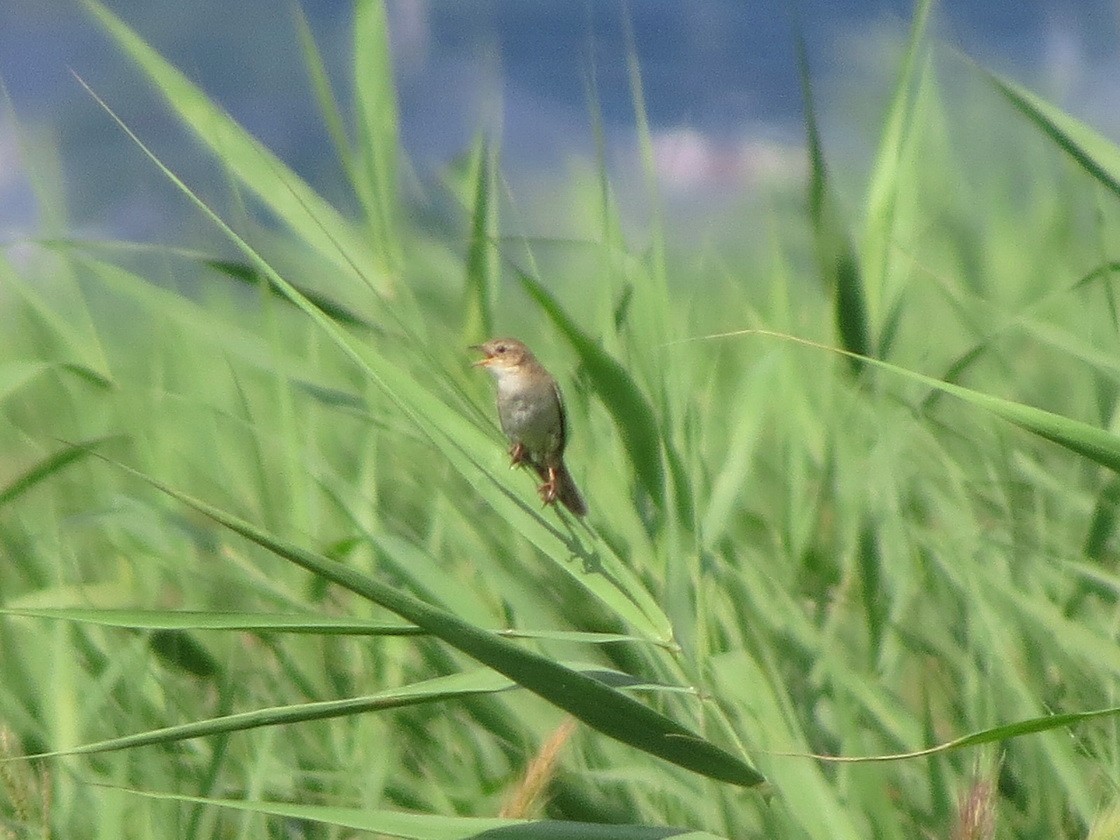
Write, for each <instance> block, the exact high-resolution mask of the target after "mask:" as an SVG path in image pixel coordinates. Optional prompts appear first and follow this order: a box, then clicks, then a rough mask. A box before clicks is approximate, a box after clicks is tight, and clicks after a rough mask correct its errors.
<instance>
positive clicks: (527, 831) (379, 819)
mask: <svg viewBox="0 0 1120 840" xmlns="http://www.w3.org/2000/svg"><path fill="white" fill-rule="evenodd" d="M119 790H122V791H125V792H126V793H131V794H135V795H137V796H144V797H148V798H149V799H160V800H164V801H168V802H189V803H193V804H197V805H214V806H217V807H220V808H230V809H233V810H237V811H243V812H246V813H251V814H264V815H267V816H275V817H285V818H287V819H292V820H308V821H310V822H316V823H322V824H324V825H331V826H335V827H337V828H348V829H355V830H358V831H370V832H374V833H375V834H377V835H379V836H386V837H400V838H405V840H666V838H670V837H671V838H675V840H721V838H720V837H718V836H717V835H715V834H709V833H708V832H706V831H694V830H692V829H689V828H674V827H672V826H654V825H604V824H601V823H581V822H562V821H560V820H539V821H536V822H530V821H528V820H513V819H502V818H491V819H487V818H485V817H446V816H442V815H439V814H408V813H403V812H399V811H384V810H380V811H378V810H371V809H369V808H347V807H342V806H337V805H308V804H303V803H294V802H246V801H245V800H244V799H208V798H205V797H200V796H183V795H181V794H174V793H153V792H150V791H143V790H132V789H129V788H119Z"/></svg>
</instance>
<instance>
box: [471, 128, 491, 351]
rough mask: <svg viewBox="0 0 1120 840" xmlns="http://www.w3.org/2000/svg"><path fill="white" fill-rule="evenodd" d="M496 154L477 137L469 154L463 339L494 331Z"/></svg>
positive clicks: (476, 339)
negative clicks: (470, 185) (470, 200)
mask: <svg viewBox="0 0 1120 840" xmlns="http://www.w3.org/2000/svg"><path fill="white" fill-rule="evenodd" d="M496 167H497V155H496V154H495V153H494V151H493V149H492V148H491V146H490V144H488V143H486V142H485V141H484V140H482V139H480V140H479V141H478V143H477V144H476V145H475V149H474V151H473V153H472V155H471V166H470V167H469V169H470V170H471V171H472V172H473V175H474V178H473V187H474V189H473V190H472V192H473V196H472V197H473V206H472V208H471V219H470V225H471V234H470V243H469V245H468V246H467V277H466V287H465V289H464V294H463V297H464V301H463V312H464V316H463V336H464V338H465V339H466V341H467V342H470V341H478V340H485V339H487V338H491V337H493V335H494V312H493V304H492V300H493V296H494V290H495V289H496V288H497V286H498V279H499V268H500V261H499V258H498V250H497V247H496V243H497V241H498V233H499V228H498V202H497V200H496V199H497V191H496V189H495V184H496V174H497V173H496Z"/></svg>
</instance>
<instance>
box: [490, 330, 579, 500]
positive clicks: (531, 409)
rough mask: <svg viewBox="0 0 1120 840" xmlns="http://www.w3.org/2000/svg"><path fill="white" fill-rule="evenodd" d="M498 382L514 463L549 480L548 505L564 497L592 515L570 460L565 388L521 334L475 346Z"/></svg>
mask: <svg viewBox="0 0 1120 840" xmlns="http://www.w3.org/2000/svg"><path fill="white" fill-rule="evenodd" d="M470 349H472V350H478V351H479V352H481V353H482V354H483V357H482V358H481V359H479V360H478V361H477V362H475V363H474V366H475V367H484V368H486V370H487V371H489V372H490V375H491V376H493V377H494V382H495V383H496V384H497V386H498V420H499V421H500V423H501V426H502V431H503V432H504V433H505V435H506V437H507V438H509V455H510V467H516V466H518V465H523V464H528V465H529V466H531V467H532V468H533V469H534V470H536V472H537V475H539V476H540V478H541V481H542V482H543V484H541V486H540V487H539V488H538V492H539V493H540V496H541V501H542V502H543V503H544V504H545V505H550V504H553V503H554V502H556V501H559V502H561V503H562V504H563V505H564V507H566V508H567V509H568V510H570V511H571V512H572V513H574V514H575V515H576V516H584V515H586V514H587V504H586V502H584V500H583V496H581V495H580V492H579V489H578V488H577V487H576V483H575V481H573V480H572V475H571V473H569V472H568V468H567V466H565V464H564V446H565V444H566V443H567V431H568V430H567V422H566V418H565V416H564V401H563V399H562V398H561V396H560V388H559V386H558V385H557V384H556V380H555V379H553V378H552V374H550V373H549V372H548V371H547V370H545V369H544V366H543V365H542V364H541V363H540V362H538V361H537V357H536V356H534V355H533V354H532V352H531V351H530V350H529V348H528V347H526V346H525V345H524V344H523V343H522V342H520V341H518V340H517V339H516V338H492V339H490V340H489V341H486V342H483V343H482V344H475V345H472V346H471V348H470Z"/></svg>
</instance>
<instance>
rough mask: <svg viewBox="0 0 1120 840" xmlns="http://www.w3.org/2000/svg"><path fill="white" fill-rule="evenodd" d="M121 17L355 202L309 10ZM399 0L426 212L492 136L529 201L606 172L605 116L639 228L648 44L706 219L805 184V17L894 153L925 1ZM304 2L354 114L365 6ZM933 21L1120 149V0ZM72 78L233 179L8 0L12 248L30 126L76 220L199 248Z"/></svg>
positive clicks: (81, 38) (124, 77) (111, 75)
mask: <svg viewBox="0 0 1120 840" xmlns="http://www.w3.org/2000/svg"><path fill="white" fill-rule="evenodd" d="M107 5H108V7H109V8H110V9H112V10H113V11H114V12H115V13H116V14H117V15H119V16H121V17H122V19H123V20H125V21H126V22H127V23H128V24H129V25H130V26H132V27H134V28H135V29H136V30H137V31H138V33H139V34H140V36H141V37H143V38H145V39H146V40H147V41H148V42H149V43H150V44H151V45H152V46H153V47H154V48H155V49H156V50H158V51H159V52H160V53H161V54H162V55H164V56H165V57H167V58H168V59H169V60H170V61H171V62H172V63H174V64H175V65H176V66H178V67H179V68H180V69H181V70H183V71H184V72H185V73H186V74H187V75H188V77H190V78H191V79H192V80H194V81H196V82H198V83H200V84H201V86H202V87H203V89H204V90H205V91H206V92H207V93H208V95H209V96H211V97H212V98H214V99H215V100H217V101H218V102H219V103H221V104H222V105H223V106H224V107H225V108H226V109H227V110H228V111H229V112H230V113H231V114H232V115H233V116H234V117H235V118H236V119H237V120H238V121H239V122H241V123H242V124H243V125H245V126H246V127H248V128H249V130H250V131H252V132H253V133H254V134H255V135H256V136H257V137H259V138H260V139H261V140H262V141H263V142H264V144H265V145H266V146H268V147H269V148H270V149H272V150H273V151H275V152H276V153H277V154H278V155H280V157H281V158H283V159H284V160H285V161H286V162H287V163H288V164H289V165H291V166H293V167H294V168H295V170H296V171H297V172H299V173H300V174H301V175H302V176H303V177H305V178H306V179H308V180H309V181H310V182H311V184H312V185H313V186H315V187H317V188H318V189H319V190H320V191H321V192H323V193H325V194H326V195H327V196H328V198H330V199H331V200H336V201H339V202H345V201H346V190H345V188H344V186H343V183H342V176H341V174H340V170H339V167H338V165H337V163H336V161H335V160H334V159H333V156H332V155H331V153H330V147H329V142H328V138H327V136H326V133H325V129H324V126H323V120H322V119H321V118H320V117H319V115H318V114H317V113H316V112H315V105H314V100H313V96H312V94H311V90H310V83H309V80H308V77H307V74H306V71H305V69H304V67H303V66H302V63H301V62H300V61H296V60H293V58H292V57H293V56H294V55H298V47H297V39H298V35H297V31H298V27H297V22H296V18H297V14H298V12H297V10H296V6H295V4H268V6H267V8H266V7H265V6H261V5H257V4H240V3H227V2H220V0H198V2H190V3H184V2H181V0H174V2H172V0H110V2H108V3H107ZM387 5H388V9H389V14H390V28H391V33H392V40H393V47H394V60H395V66H396V75H397V86H398V95H399V97H400V101H399V109H400V132H401V136H402V140H403V145H404V148H405V150H406V152H407V154H408V156H409V164H410V166H411V172H410V177H407V178H406V182H407V183H406V189H407V190H409V191H410V192H411V194H412V196H413V198H414V199H415V200H416V201H418V202H420V203H423V202H425V201H427V200H430V195H429V194H428V192H427V191H426V188H425V185H426V184H427V183H429V181H430V179H431V177H432V175H433V173H435V172H438V171H439V170H440V169H441V168H442V167H444V166H445V165H446V164H447V163H448V162H449V161H450V160H452V159H453V158H454V157H455V156H456V155H458V154H460V153H462V152H463V151H464V150H465V149H467V148H468V147H469V145H470V144H471V142H472V141H473V139H474V138H475V137H476V136H478V134H479V133H484V134H485V135H486V136H488V137H489V138H491V139H493V140H497V141H499V142H500V150H501V160H502V167H503V172H504V175H505V177H506V178H507V179H508V182H509V188H510V190H511V191H512V193H513V194H514V195H521V196H522V198H523V199H524V200H525V201H526V202H527V203H532V202H533V200H534V199H539V198H540V197H541V196H542V194H544V193H547V192H548V188H549V187H550V186H551V185H554V184H556V183H559V182H560V179H562V178H569V177H570V176H571V169H572V168H573V167H578V166H579V165H581V162H583V163H586V162H587V161H589V160H593V158H594V155H595V153H596V147H595V134H594V129H593V124H594V119H593V116H592V115H593V114H594V113H595V110H596V108H597V109H598V110H599V112H600V113H601V119H602V129H603V137H604V156H605V161H606V164H607V166H608V171H609V172H610V174H611V176H612V178H613V180H614V184H615V187H616V188H617V189H618V190H619V200H620V204H621V206H622V208H623V211H624V213H625V212H627V210H628V209H629V210H630V211H631V212H633V213H637V214H639V215H640V214H641V213H642V202H643V198H642V195H641V194H640V191H639V190H637V189H632V188H634V187H637V185H639V184H640V181H641V174H640V168H639V164H638V161H637V154H638V152H637V143H636V140H635V130H634V126H635V115H634V110H633V107H632V102H633V99H632V95H631V88H630V71H629V66H628V58H629V56H630V55H631V54H632V53H633V54H636V56H637V58H638V60H639V62H640V69H641V74H642V84H643V94H644V101H645V104H646V107H647V109H648V117H649V120H650V123H651V128H652V134H653V144H654V155H655V158H656V161H657V169H658V172H659V174H660V177H661V183H662V187H663V189H664V195H663V198H664V200H665V201H666V202H667V205H668V207H669V210H670V212H677V213H678V215H679V216H682V217H684V218H687V219H690V220H692V221H693V223H694V224H695V223H696V220H697V219H698V218H708V217H710V216H711V215H712V213H711V212H708V211H712V210H715V209H717V208H719V207H720V206H722V205H723V203H724V202H725V201H729V200H733V201H738V202H741V201H742V200H743V197H744V196H749V195H751V193H752V190H756V189H761V188H764V187H766V186H767V185H772V184H774V183H779V184H780V183H782V182H783V181H793V182H796V183H798V184H800V183H803V174H804V164H803V158H804V155H803V133H804V132H803V128H802V124H801V111H800V109H801V95H800V91H799V83H798V77H797V67H796V58H795V49H794V32H795V30H796V29H797V28H800V30H801V31H802V32H803V34H804V36H805V39H806V44H807V46H808V52H809V58H810V65H811V70H812V72H813V79H814V84H815V86H816V88H817V95H818V102H817V107H818V109H819V112H820V115H821V119H822V123H823V129H824V132H825V143H826V150H827V151H828V153H829V154H830V155H831V156H832V158H831V160H830V163H832V164H833V165H834V166H836V165H837V164H839V168H840V169H841V170H843V169H845V168H855V169H857V170H858V168H859V167H860V165H861V163H862V162H863V161H864V160H866V159H867V158H868V157H869V156H870V154H871V151H872V150H873V148H874V143H875V142H876V139H877V137H876V134H877V132H878V130H879V126H880V125H881V117H882V113H883V110H884V108H885V103H886V101H887V99H886V98H885V97H887V96H889V91H890V89H891V88H890V86H891V85H892V84H893V80H892V74H893V68H894V67H895V66H896V65H895V64H894V56H896V55H897V52H898V50H899V49H900V45H901V43H902V41H903V39H904V38H905V34H906V28H907V26H908V25H909V21H910V16H911V12H912V4H911V3H910V2H907V0H839V2H838V1H837V0H805V2H802V3H801V4H799V5H800V12H799V15H800V16H799V19H797V20H794V19H793V17H792V13H791V12H787V11H782V10H776V9H775V7H774V6H773V5H772V4H767V3H744V2H740V0H700V2H694V3H689V4H687V6H685V5H684V4H680V3H677V2H663V1H662V0H650V1H649V2H637V3H629V4H627V3H624V2H598V0H588V1H587V2H584V3H546V2H530V0H491V1H489V2H469V3H460V2H451V0H389V2H388V3H387ZM299 9H302V13H303V14H304V15H306V17H307V20H308V23H309V24H310V27H311V29H312V31H313V32H314V34H315V36H316V38H317V39H318V41H319V43H320V46H321V49H322V51H323V54H324V57H325V59H326V61H327V63H328V71H329V72H330V73H331V76H332V80H333V81H334V83H335V84H336V85H338V89H339V91H340V95H341V96H342V97H343V101H346V96H347V93H348V92H347V91H346V88H345V85H346V84H347V77H348V73H347V69H346V68H347V65H348V62H349V53H350V44H349V42H348V41H349V35H348V31H349V25H350V8H349V4H347V3H339V2H325V1H324V0H303V2H301V3H300V4H299ZM934 14H935V19H936V25H935V27H934V31H935V32H937V33H938V34H939V37H940V38H941V40H942V43H943V44H944V45H945V50H944V52H945V53H947V54H950V55H952V54H953V53H954V51H956V50H959V51H960V52H961V53H964V54H967V55H968V56H971V57H973V58H976V59H978V60H979V61H980V62H981V63H983V64H984V65H985V66H987V67H988V68H990V69H993V70H996V71H997V72H1002V73H1005V74H1007V75H1009V76H1011V77H1013V78H1017V79H1019V80H1020V81H1023V82H1024V83H1026V84H1028V85H1030V86H1032V87H1033V88H1034V89H1035V90H1038V91H1039V92H1040V93H1041V94H1042V95H1044V96H1047V97H1049V98H1050V99H1051V101H1053V102H1055V104H1058V105H1059V106H1061V107H1063V108H1065V109H1066V110H1067V111H1069V112H1071V113H1072V114H1074V115H1075V116H1079V117H1082V118H1084V119H1086V120H1088V121H1089V122H1090V123H1091V124H1093V125H1094V126H1095V127H1096V128H1097V129H1098V130H1101V131H1103V132H1105V133H1106V134H1108V135H1109V136H1112V137H1116V136H1117V135H1118V134H1120V107H1117V105H1118V104H1120V103H1118V102H1117V98H1118V97H1120V85H1117V84H1116V80H1117V78H1118V76H1120V53H1118V50H1117V45H1118V43H1120V42H1118V40H1117V38H1116V34H1117V31H1118V29H1120V27H1118V25H1117V20H1118V14H1120V6H1118V4H1117V3H1115V2H1110V0H1045V1H1043V0H1028V1H1027V2H1020V3H1015V4H1011V3H1003V2H973V0H947V1H946V2H942V3H939V4H937V6H936V8H935V12H934ZM957 64H958V65H959V68H958V69H959V71H960V72H962V73H963V72H967V68H965V66H964V64H963V62H960V61H959V60H958V62H957ZM73 74H78V75H80V76H81V77H82V78H83V79H84V80H85V81H86V82H88V83H89V84H90V85H91V87H92V88H93V89H94V90H95V91H97V92H98V93H99V95H101V96H103V97H104V98H105V100H106V101H107V102H108V104H109V105H110V106H111V107H112V108H113V109H114V110H115V111H116V112H117V113H118V114H120V116H121V117H122V118H123V119H124V120H125V122H126V123H127V124H128V125H129V126H131V127H132V128H133V129H134V130H135V131H136V132H137V134H138V135H139V136H140V137H141V138H142V139H143V140H144V141H145V142H147V143H150V144H151V145H152V147H153V149H154V150H155V151H156V152H157V153H158V154H160V155H161V156H163V157H164V159H166V160H168V161H169V162H171V163H172V165H173V166H174V168H175V169H176V171H177V172H178V173H179V174H180V175H181V176H183V177H184V178H185V180H187V182H188V183H191V184H193V185H195V186H199V181H200V179H206V178H214V177H216V176H215V175H214V174H213V171H212V169H210V168H209V167H207V166H206V165H205V161H204V159H202V158H201V157H193V156H192V155H193V153H194V152H195V150H194V149H193V148H192V147H191V146H190V143H191V141H190V140H189V138H188V137H187V135H186V133H185V132H183V131H182V130H181V129H180V127H178V126H176V125H175V123H174V120H173V119H172V118H170V117H169V116H168V114H167V110H166V108H165V107H164V106H163V104H162V103H160V102H159V101H158V100H157V99H156V98H155V97H154V96H152V95H151V93H150V91H149V90H148V89H147V87H146V84H145V83H144V82H143V81H142V80H141V79H140V75H139V74H138V73H137V72H135V70H134V68H132V67H130V66H128V62H127V59H126V58H124V57H123V56H122V54H121V52H120V51H119V50H117V49H115V48H113V46H111V45H110V44H109V42H108V40H107V38H106V37H105V35H104V33H103V32H102V31H101V30H100V29H99V28H98V27H97V26H96V24H95V23H94V22H93V21H92V20H91V18H90V17H89V15H88V14H87V13H86V11H85V10H84V8H83V7H82V6H81V4H80V3H71V2H57V1H56V0H4V2H3V3H0V82H2V83H3V85H4V88H5V100H6V101H5V102H4V104H3V106H2V107H0V236H2V237H3V239H4V240H5V241H7V242H9V243H10V242H12V241H13V240H19V239H20V238H22V237H24V236H27V235H30V234H33V233H34V232H35V231H36V230H39V229H40V228H39V227H38V225H39V219H38V218H37V208H36V201H35V199H34V198H33V191H32V189H31V187H30V185H29V183H28V178H29V175H28V170H29V168H32V169H33V168H34V167H29V165H28V161H27V160H25V159H24V157H25V156H26V155H24V154H21V151H20V146H21V142H20V135H21V134H22V136H23V138H24V143H23V144H22V145H24V146H25V147H26V152H27V154H30V155H34V156H37V157H41V158H42V160H41V161H40V163H44V164H46V167H45V169H46V171H57V172H60V173H61V176H62V177H61V184H60V186H59V189H60V190H62V192H63V193H64V196H65V204H66V206H67V207H68V208H69V213H70V214H71V217H70V218H69V219H68V220H67V223H68V227H69V228H70V229H71V230H75V231H77V232H79V233H80V234H81V235H91V236H107V237H113V238H127V239H138V240H143V241H166V240H167V238H168V236H169V235H170V236H171V237H175V238H177V241H179V242H180V243H181V242H182V239H181V236H180V235H181V234H182V229H181V225H183V224H194V223H195V215H196V214H195V213H194V211H193V210H191V209H190V208H189V207H188V206H187V203H186V202H185V201H184V200H183V198H182V197H181V196H180V195H179V194H177V193H176V191H175V190H174V188H172V187H171V186H170V185H169V184H167V183H166V180H165V179H164V178H163V177H162V176H161V175H159V174H158V173H157V172H156V171H155V169H154V168H152V167H147V166H144V165H138V161H139V158H140V155H139V152H138V150H137V149H136V148H135V146H134V145H133V144H132V143H131V141H129V140H128V139H127V138H126V137H125V135H124V134H123V132H122V131H121V130H120V129H119V128H118V127H117V126H116V125H115V124H114V123H113V122H112V120H111V119H110V118H109V117H108V116H107V115H106V114H105V113H104V112H103V111H102V110H101V109H100V108H99V107H98V106H97V104H96V103H95V102H94V101H93V100H92V98H91V97H90V95H89V94H88V93H87V92H86V91H84V90H83V89H82V87H81V86H80V84H79V83H78V81H77V80H76V79H75V78H74V75H73ZM950 78H951V77H950ZM122 172H127V173H128V177H120V173H122ZM552 179H556V180H555V181H553V180H552ZM177 228H178V230H177ZM169 232H170V233H169ZM685 232H688V233H693V232H694V229H693V228H689V227H686V228H685Z"/></svg>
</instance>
